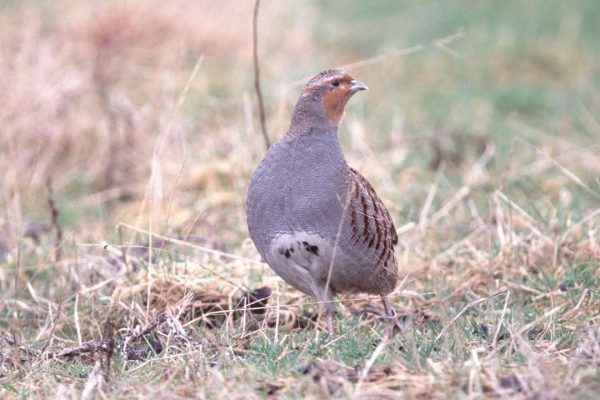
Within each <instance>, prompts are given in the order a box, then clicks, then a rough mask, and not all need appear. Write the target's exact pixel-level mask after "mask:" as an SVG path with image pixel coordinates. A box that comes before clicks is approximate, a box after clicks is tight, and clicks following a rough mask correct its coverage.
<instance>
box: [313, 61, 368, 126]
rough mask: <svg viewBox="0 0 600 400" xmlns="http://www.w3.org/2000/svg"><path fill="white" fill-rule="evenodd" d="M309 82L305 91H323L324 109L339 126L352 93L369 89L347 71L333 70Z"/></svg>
mask: <svg viewBox="0 0 600 400" xmlns="http://www.w3.org/2000/svg"><path fill="white" fill-rule="evenodd" d="M328 72H329V73H324V74H323V75H322V76H320V77H316V78H315V79H314V80H313V81H314V82H309V84H308V85H307V87H306V89H305V90H304V91H305V92H311V91H317V90H318V91H319V92H321V93H322V98H323V109H324V111H325V114H326V115H327V116H328V117H329V119H330V120H331V122H332V123H333V124H334V125H335V126H338V125H339V124H340V121H341V120H342V118H343V117H344V108H345V106H346V103H347V102H348V100H349V99H350V97H352V95H353V94H354V93H356V92H358V91H359V90H368V87H367V85H365V84H364V83H362V82H360V81H357V80H355V79H353V78H352V77H351V76H350V75H348V73H346V72H345V71H339V70H333V71H328Z"/></svg>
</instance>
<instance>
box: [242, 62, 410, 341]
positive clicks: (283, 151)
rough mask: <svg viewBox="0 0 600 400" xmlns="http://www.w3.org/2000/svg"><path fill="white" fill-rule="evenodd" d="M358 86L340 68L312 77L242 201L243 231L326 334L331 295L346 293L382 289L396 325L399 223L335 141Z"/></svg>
mask: <svg viewBox="0 0 600 400" xmlns="http://www.w3.org/2000/svg"><path fill="white" fill-rule="evenodd" d="M363 90H368V87H367V85H366V84H364V83H363V82H361V81H358V80H356V79H354V78H352V77H351V76H350V75H349V74H348V73H347V72H346V71H343V70H339V69H330V70H326V71H323V72H321V73H319V74H317V75H316V76H315V77H313V78H312V79H310V80H309V81H308V83H307V84H306V86H305V87H304V90H303V91H302V93H301V95H300V97H299V99H298V101H297V103H296V106H295V107H294V110H293V113H292V118H291V124H290V127H289V129H288V130H287V132H286V133H285V134H284V135H283V136H282V137H281V138H280V139H279V140H278V141H277V142H276V143H275V144H273V145H272V146H271V147H270V149H269V150H268V151H267V153H266V154H265V156H264V158H263V160H262V161H261V162H260V164H259V165H258V167H257V168H256V170H255V172H254V174H253V176H252V178H251V181H250V185H249V188H248V193H247V199H246V219H247V224H248V230H249V232H250V237H251V238H252V241H253V242H254V244H255V246H256V248H257V250H258V252H259V254H260V255H261V257H262V259H263V260H264V261H265V262H266V263H267V264H268V265H269V267H271V269H272V270H273V271H275V273H277V275H279V276H280V277H281V278H283V280H284V281H286V282H287V283H288V284H289V285H291V286H292V287H294V288H295V289H297V290H299V291H301V292H303V293H305V294H307V295H309V296H312V297H313V298H315V299H316V300H317V301H318V302H319V303H320V304H321V306H322V311H324V313H325V316H326V323H327V332H328V334H329V335H330V336H331V337H335V329H334V328H335V324H334V311H335V303H334V301H333V299H334V296H335V295H338V294H348V293H367V294H375V295H379V296H380V297H381V300H382V303H383V307H384V310H385V314H386V316H387V317H388V318H389V319H390V322H391V324H390V326H391V327H392V330H393V331H394V332H396V331H397V330H400V331H402V327H401V324H400V322H399V320H398V318H397V315H396V311H395V310H394V308H393V306H392V304H391V302H390V300H389V298H388V295H389V294H390V293H391V292H392V291H393V290H394V289H395V288H396V286H397V284H398V281H399V271H398V263H397V260H396V256H395V254H394V246H395V245H396V244H397V243H398V235H397V232H396V228H395V226H394V222H393V220H392V218H391V216H390V213H389V211H388V209H387V208H386V206H385V205H384V203H383V201H382V200H381V198H380V197H379V196H378V195H377V193H376V192H375V190H374V189H373V186H371V184H370V183H369V182H368V181H367V179H366V178H365V177H364V176H363V175H361V174H360V173H359V172H358V171H357V170H355V169H353V168H352V167H350V166H349V165H348V163H347V162H346V158H345V156H344V153H343V150H342V146H341V143H340V138H339V126H340V123H341V122H342V119H343V117H344V113H345V106H346V104H347V102H348V100H349V99H350V98H351V97H352V96H353V95H354V94H355V93H357V92H359V91H363Z"/></svg>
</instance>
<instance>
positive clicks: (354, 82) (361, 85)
mask: <svg viewBox="0 0 600 400" xmlns="http://www.w3.org/2000/svg"><path fill="white" fill-rule="evenodd" d="M350 83H351V84H352V86H350V90H351V91H352V92H358V91H359V90H369V87H368V86H367V85H365V84H364V83H362V82H361V81H357V80H356V79H352V80H351V81H350Z"/></svg>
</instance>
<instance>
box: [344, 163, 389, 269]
mask: <svg viewBox="0 0 600 400" xmlns="http://www.w3.org/2000/svg"><path fill="white" fill-rule="evenodd" d="M350 180H351V185H352V197H353V198H352V201H351V203H350V228H351V230H352V239H353V240H354V241H355V242H356V243H360V244H365V245H367V247H369V248H372V249H374V250H375V251H377V252H378V254H379V260H380V262H381V263H382V264H383V265H386V264H387V263H388V261H389V260H390V258H391V257H392V256H393V253H394V245H395V244H397V243H398V235H397V233H396V228H395V227H394V222H393V221H392V218H391V217H390V213H389V212H388V210H387V209H386V208H385V205H384V204H383V202H382V201H381V199H380V198H379V196H377V193H375V189H373V187H372V186H371V184H369V182H368V181H367V180H366V179H365V178H364V177H363V176H362V175H361V174H360V173H359V172H358V171H356V170H354V169H352V168H350Z"/></svg>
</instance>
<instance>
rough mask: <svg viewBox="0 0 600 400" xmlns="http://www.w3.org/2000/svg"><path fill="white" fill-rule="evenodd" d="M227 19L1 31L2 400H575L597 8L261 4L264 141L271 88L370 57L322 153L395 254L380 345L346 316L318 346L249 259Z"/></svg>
mask: <svg viewBox="0 0 600 400" xmlns="http://www.w3.org/2000/svg"><path fill="white" fill-rule="evenodd" d="M240 4H241V3H239V2H235V1H231V2H220V3H219V4H218V5H215V3H211V2H199V3H195V4H194V5H189V4H187V3H185V4H183V3H181V4H180V3H178V2H171V3H169V4H166V5H165V4H161V6H160V7H158V6H157V4H155V2H154V1H153V0H135V1H133V0H132V1H131V2H124V3H120V5H118V6H117V5H116V4H112V3H106V4H102V5H99V6H98V7H97V8H94V7H91V6H90V5H87V4H83V3H81V4H79V3H77V4H75V3H61V4H54V3H48V2H45V3H43V4H41V5H40V4H38V2H29V1H23V2H12V1H11V2H9V3H7V4H3V5H2V6H1V7H2V8H1V9H0V22H2V24H0V26H2V27H3V28H0V48H2V49H3V51H2V52H0V76H4V77H6V78H7V79H5V80H4V81H3V83H1V84H0V86H1V87H2V88H3V93H4V97H3V100H4V107H3V110H2V111H1V112H0V149H1V150H0V168H1V169H2V170H3V173H4V174H5V175H4V176H5V178H4V179H3V180H2V181H0V398H56V397H62V398H81V397H85V396H87V398H140V399H142V398H150V397H155V398H163V397H172V398H221V397H226V398H267V397H278V398H307V397H308V398H323V397H331V398H350V397H358V398H391V397H403V398H442V397H444V398H464V397H472V398H506V397H511V398H523V399H525V398H580V399H586V398H594V397H595V395H596V394H597V393H598V392H599V391H600V349H599V348H598V342H599V341H600V325H599V322H600V320H599V319H598V316H599V314H600V302H599V296H600V285H599V284H598V282H600V275H599V271H600V247H599V246H600V243H599V241H598V237H599V233H600V214H597V213H596V212H597V210H598V209H599V207H600V178H599V177H600V158H599V157H598V156H597V154H599V151H600V147H599V146H598V140H597V138H598V131H599V130H600V119H599V118H598V116H597V115H596V114H597V112H596V110H598V109H600V94H599V93H600V92H599V90H598V88H599V85H600V74H599V72H598V71H599V70H600V69H599V68H598V67H599V66H600V41H598V39H597V38H598V37H599V36H600V28H599V26H598V24H597V21H596V20H597V16H598V15H600V3H599V2H597V1H594V0H589V1H585V0H579V1H572V2H559V1H542V0H536V1H528V2H521V1H516V0H515V1H512V0H510V1H504V2H471V1H458V0H456V1H436V2H429V3H424V2H417V1H391V0H389V1H374V2H362V1H344V2H325V1H317V0H315V1H307V2H293V3H284V2H273V1H264V2H262V5H261V7H262V8H261V13H260V18H259V23H260V56H261V67H262V88H263V91H264V94H265V100H266V104H267V116H268V121H267V122H268V128H269V133H270V136H271V137H272V138H274V137H278V136H279V135H281V133H283V132H284V131H285V129H287V125H288V121H289V115H290V113H291V109H292V107H293V105H294V103H295V101H296V99H297V96H298V93H299V91H300V90H301V86H302V85H301V84H300V85H291V83H292V82H295V81H297V80H299V79H303V78H306V77H307V76H310V75H313V74H315V73H317V72H318V71H319V70H322V69H325V68H330V67H333V66H339V65H345V64H351V63H354V62H357V61H361V60H368V59H370V58H371V57H375V56H379V55H383V54H387V55H388V57H387V58H385V59H383V60H379V61H377V62H374V63H372V64H368V65H364V66H361V67H355V68H353V69H351V70H350V71H349V72H350V73H351V74H352V75H353V76H355V77H357V78H359V79H361V80H362V81H365V82H366V83H367V84H368V85H369V87H370V90H369V91H368V92H365V93H360V94H359V95H357V96H356V97H355V98H353V99H352V101H351V102H350V104H349V105H348V109H347V116H346V120H345V122H344V124H343V125H342V127H341V132H340V136H341V140H342V144H343V146H344V149H345V153H346V155H347V158H348V161H349V163H350V164H351V165H352V166H354V167H356V168H358V169H359V170H360V171H362V172H363V174H364V175H365V176H366V177H367V178H368V179H369V180H370V181H371V182H372V183H373V185H374V187H375V188H376V190H377V191H378V193H380V195H381V196H382V197H383V198H384V200H385V202H386V204H387V205H388V208H389V209H390V211H391V213H392V216H393V218H394V221H395V223H396V226H397V227H398V228H399V229H400V230H401V234H400V243H399V245H398V247H397V254H398V259H399V261H400V265H401V273H402V276H406V277H407V279H406V282H405V284H404V285H403V286H402V287H401V288H400V289H399V290H398V291H397V292H395V293H394V295H393V296H392V299H393V301H394V303H395V305H396V309H397V311H398V315H399V317H400V319H401V321H402V323H403V326H404V332H403V333H402V334H401V335H398V336H396V337H395V338H394V339H393V340H389V341H386V340H385V339H384V336H385V335H384V332H385V330H386V324H385V319H384V318H382V315H381V312H382V310H381V306H380V304H379V301H378V300H377V299H375V298H373V299H365V297H364V296H360V295H359V296H350V297H346V298H344V299H343V301H342V302H341V303H340V304H338V305H337V319H336V327H337V330H338V332H339V334H340V336H339V337H338V339H337V340H335V341H332V340H331V339H329V338H327V337H326V336H325V335H324V330H323V325H324V324H323V321H321V320H320V319H319V317H318V307H316V306H315V305H314V304H313V302H312V300H311V299H308V298H306V297H303V296H302V295H300V294H299V293H298V292H297V291H295V290H293V289H292V288H290V287H289V286H286V285H285V284H284V283H283V282H282V281H281V279H280V278H278V277H277V276H275V274H274V273H273V272H272V271H270V270H269V269H268V267H267V266H266V265H264V264H261V263H260V262H258V255H257V254H256V251H255V249H254V247H253V245H252V243H251V242H250V241H249V240H248V233H247V230H246V226H245V216H244V202H245V193H246V188H247V185H248V181H249V178H250V176H251V173H252V171H253V169H254V167H255V166H256V164H257V163H258V162H259V160H260V159H261V157H262V156H263V154H264V151H265V150H264V146H263V143H262V138H261V137H260V132H259V126H258V119H257V116H256V115H257V113H256V110H255V104H254V100H255V99H254V93H253V85H254V82H253V70H252V59H251V40H250V39H251V35H250V34H251V31H250V21H251V13H252V4H250V3H248V4H246V3H243V4H242V5H240ZM455 34H458V35H457V36H455V37H454V38H453V39H452V40H449V41H448V42H444V43H442V42H443V41H444V38H448V37H451V36H452V35H455ZM440 40H442V42H440ZM440 43H442V44H443V45H441V44H440ZM418 45H420V46H422V47H421V48H420V50H418V51H416V52H414V53H412V54H409V55H404V56H400V57H399V56H394V55H393V53H394V52H395V51H398V50H402V49H405V48H409V47H413V46H418ZM199 58H200V59H201V64H200V67H199V69H198V73H197V75H195V76H192V70H193V69H194V66H195V65H196V62H197V61H198V59H199ZM190 78H192V79H190ZM188 80H189V81H190V83H189V88H188V89H187V90H184V88H185V87H186V84H187V83H188ZM180 96H181V97H180ZM180 99H181V101H182V102H181V103H178V102H179V100H180ZM177 104H179V105H177ZM48 178H50V179H51V180H52V186H53V188H54V193H53V196H52V197H53V201H54V203H55V204H56V207H57V209H58V211H59V218H58V222H59V224H58V225H59V226H53V225H52V223H51V218H50V210H49V209H48V191H47V188H46V183H47V180H48ZM464 187H468V190H469V192H468V195H463V196H461V197H460V196H458V195H459V194H460V193H461V192H460V190H461V188H464ZM463 193H464V192H463ZM431 196H432V198H431V201H430V205H429V206H426V205H427V200H426V199H427V198H428V197H431ZM595 213H596V214H595ZM119 222H123V223H126V224H128V225H132V226H135V227H137V229H138V231H136V230H134V229H131V228H128V227H127V226H122V227H121V231H120V233H119V230H118V229H115V226H116V225H117V224H118V223H119ZM411 224H414V226H412V225H411ZM58 227H60V229H61V230H62V233H63V241H62V242H61V243H56V230H57V228H58ZM139 230H141V231H139ZM148 231H152V232H153V233H154V234H157V235H164V236H167V237H169V238H175V239H178V240H180V241H179V242H169V241H164V238H162V237H159V236H154V237H153V238H152V240H150V239H149V237H150V236H149V235H148ZM122 244H124V245H128V246H129V247H128V250H127V252H126V257H125V259H124V258H123V254H122V247H121V245H122ZM57 246H59V247H60V248H61V249H62V258H60V259H57V257H56V248H57ZM198 246H200V247H198ZM207 248H208V249H213V250H217V251H219V252H222V253H225V255H222V256H215V255H214V253H211V252H210V251H206V249H207ZM231 255H233V256H234V257H237V258H232V257H230V256H231ZM264 286H267V287H269V288H271V289H272V290H273V294H272V296H271V297H270V299H269V302H268V304H267V307H266V310H265V314H264V315H262V314H257V315H252V314H251V313H249V312H247V313H246V314H244V313H243V312H242V311H240V310H237V309H235V305H236V303H237V300H238V299H239V298H240V297H241V296H242V293H243V290H245V289H246V288H247V289H249V290H256V289H258V288H261V287H264ZM492 295H493V296H492ZM488 296H490V297H488ZM342 303H343V304H342ZM144 329H147V331H148V332H147V333H146V334H145V335H141V333H142V331H143V330H144ZM438 335H439V338H438ZM102 340H105V341H107V342H102ZM80 342H81V343H80ZM106 343H112V345H113V346H114V348H113V349H112V350H111V349H110V348H108V347H102V346H108V345H106ZM382 343H383V344H382ZM86 346H88V347H86ZM69 349H71V350H74V351H75V353H76V354H72V355H65V354H64V353H61V352H64V351H66V350H69Z"/></svg>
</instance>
